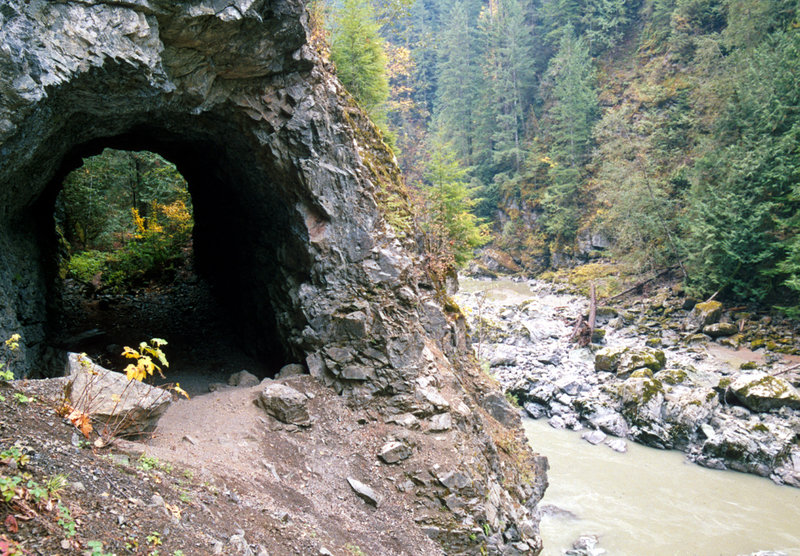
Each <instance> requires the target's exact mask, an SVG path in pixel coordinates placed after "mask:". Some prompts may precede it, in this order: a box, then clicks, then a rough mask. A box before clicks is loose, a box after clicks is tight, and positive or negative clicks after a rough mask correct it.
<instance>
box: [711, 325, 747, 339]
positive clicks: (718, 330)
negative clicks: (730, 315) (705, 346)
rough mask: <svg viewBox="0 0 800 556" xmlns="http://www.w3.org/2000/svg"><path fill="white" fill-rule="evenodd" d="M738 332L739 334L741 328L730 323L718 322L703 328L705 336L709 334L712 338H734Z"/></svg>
mask: <svg viewBox="0 0 800 556" xmlns="http://www.w3.org/2000/svg"><path fill="white" fill-rule="evenodd" d="M737 332H739V327H738V326H736V325H735V324H733V323H730V322H717V323H714V324H709V325H706V326H704V327H703V334H707V335H709V336H711V337H712V338H720V337H723V336H733V335H734V334H736V333H737Z"/></svg>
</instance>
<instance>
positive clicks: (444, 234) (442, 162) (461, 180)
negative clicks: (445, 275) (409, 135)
mask: <svg viewBox="0 0 800 556" xmlns="http://www.w3.org/2000/svg"><path fill="white" fill-rule="evenodd" d="M426 170H427V171H426V173H425V184H424V185H423V186H422V188H421V189H422V191H423V193H424V196H425V205H426V211H425V214H424V215H423V227H424V229H425V231H426V232H427V237H428V243H429V244H428V250H429V252H430V253H433V254H435V255H437V256H438V257H439V258H441V259H443V260H447V259H449V258H450V257H452V262H453V264H455V266H457V267H460V266H463V265H464V264H465V263H466V262H468V261H469V260H470V259H472V256H473V250H474V249H475V248H477V247H480V246H481V245H484V244H485V243H486V242H487V241H488V229H487V226H486V224H484V223H482V222H481V221H480V220H478V218H477V217H476V216H475V215H474V214H473V213H472V208H473V207H474V206H475V202H476V200H475V199H474V198H473V196H472V193H473V192H472V191H471V188H470V186H469V184H468V182H467V181H466V180H467V169H466V168H464V167H463V166H461V164H460V163H459V162H458V160H457V158H456V156H455V153H454V152H453V150H452V148H451V147H450V146H449V145H447V144H445V143H443V142H441V141H436V142H434V145H433V147H432V149H431V156H430V162H429V163H428V166H427V169H426Z"/></svg>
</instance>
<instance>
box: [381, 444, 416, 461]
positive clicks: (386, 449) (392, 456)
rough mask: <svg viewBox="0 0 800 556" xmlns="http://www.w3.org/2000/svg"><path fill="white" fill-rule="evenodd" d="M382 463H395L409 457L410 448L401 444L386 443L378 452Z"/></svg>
mask: <svg viewBox="0 0 800 556" xmlns="http://www.w3.org/2000/svg"><path fill="white" fill-rule="evenodd" d="M378 457H379V458H381V460H383V462H384V463H397V462H399V461H403V460H404V459H408V458H410V457H411V448H410V447H409V446H408V445H406V444H404V443H402V442H387V443H386V444H384V445H383V447H381V449H380V452H378Z"/></svg>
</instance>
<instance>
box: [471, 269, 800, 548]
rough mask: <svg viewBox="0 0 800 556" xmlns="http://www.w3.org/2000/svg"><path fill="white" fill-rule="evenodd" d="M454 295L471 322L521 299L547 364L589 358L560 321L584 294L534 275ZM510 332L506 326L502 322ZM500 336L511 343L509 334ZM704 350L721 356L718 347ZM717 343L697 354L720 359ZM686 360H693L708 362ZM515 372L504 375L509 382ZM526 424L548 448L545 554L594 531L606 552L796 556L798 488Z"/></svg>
mask: <svg viewBox="0 0 800 556" xmlns="http://www.w3.org/2000/svg"><path fill="white" fill-rule="evenodd" d="M479 292H483V293H479ZM476 295H477V296H478V297H476ZM481 299H483V300H484V301H481ZM459 303H461V304H462V306H464V307H466V308H467V310H468V312H469V315H470V320H473V321H474V317H476V316H477V317H478V320H480V318H481V317H480V315H481V313H483V314H484V316H486V315H491V316H492V317H493V320H494V321H495V322H497V323H511V322H513V321H514V319H513V318H511V317H510V316H509V315H511V314H512V312H513V313H516V312H517V311H518V310H519V307H521V306H520V305H519V304H520V303H523V304H524V303H530V304H531V306H530V307H528V308H527V309H526V314H527V315H528V316H529V318H530V319H531V320H529V321H527V322H526V324H527V328H522V329H521V330H523V332H525V331H526V330H527V332H525V333H528V334H530V338H531V339H534V338H536V340H535V342H536V343H539V344H540V345H545V344H549V347H544V348H543V351H544V352H547V351H548V350H551V349H556V350H562V352H564V357H563V358H562V363H561V364H557V365H556V367H559V366H561V365H563V364H564V363H565V362H566V361H570V364H572V365H575V364H579V365H591V362H590V361H589V360H590V359H591V358H590V357H589V358H588V359H587V355H588V354H587V353H583V352H584V351H585V350H573V349H572V348H571V347H569V345H568V344H567V343H566V342H565V338H566V336H567V335H568V334H569V333H570V326H569V325H568V323H569V321H570V320H571V319H573V318H574V317H575V315H577V314H579V313H580V312H582V311H584V310H585V307H586V300H585V299H582V298H576V297H575V296H572V295H565V294H558V293H553V291H552V289H550V288H549V287H545V286H543V285H542V284H540V283H536V282H530V283H525V282H513V281H510V280H495V281H481V280H469V279H462V280H461V293H460V294H459ZM501 326H506V324H501ZM514 330H520V328H519V327H518V328H517V329H514ZM542 331H544V332H542ZM509 333H510V334H514V333H515V332H514V331H513V330H512V329H509ZM483 334H484V335H485V336H486V337H487V339H486V340H484V341H486V342H489V341H491V338H490V334H491V330H489V329H487V331H484V332H483ZM495 341H496V340H495ZM502 341H503V342H506V343H507V344H508V345H513V344H515V343H516V342H515V340H514V339H513V338H509V339H505V340H502ZM479 350H480V344H478V345H477V350H476V351H479ZM712 350H716V351H720V353H721V354H722V355H726V354H727V352H725V353H722V352H724V351H725V350H724V349H723V348H720V347H718V346H712ZM716 351H715V352H713V354H712V352H708V351H706V353H707V354H708V356H709V358H712V359H713V358H718V359H721V358H722V355H720V354H718V353H716ZM742 353H743V352H736V353H735V355H736V356H737V357H742V356H743V355H742ZM682 355H683V354H680V353H671V354H670V357H673V358H677V357H680V356H682ZM727 355H730V354H727ZM582 359H587V361H582ZM693 363H694V364H695V365H696V366H698V367H700V366H702V365H706V364H711V363H714V362H713V360H711V359H709V360H706V361H693ZM568 367H569V365H567V366H566V367H565V371H564V372H566V369H567V368H568ZM514 380H517V379H514V378H513V375H512V379H511V380H510V383H513V381H514ZM501 382H503V380H501ZM525 430H526V432H527V435H528V438H529V440H530V442H531V446H532V447H533V449H534V450H535V451H536V452H538V453H540V454H542V455H545V456H547V458H548V460H549V462H550V467H551V469H550V472H549V482H550V487H549V488H548V490H547V493H546V494H545V497H544V500H543V501H542V502H541V505H540V507H542V508H544V509H545V511H544V512H543V514H544V515H543V518H542V523H541V530H542V538H543V540H544V547H545V548H544V552H543V554H544V555H560V554H563V552H564V551H565V550H566V549H569V548H570V547H571V546H572V543H573V542H574V541H575V540H576V539H577V538H578V537H580V536H581V535H594V536H596V537H597V538H598V539H599V544H598V545H597V546H598V547H599V548H602V549H604V550H606V551H607V552H606V554H608V555H609V556H612V555H620V556H643V555H647V556H662V555H663V556H666V555H669V556H676V555H699V556H709V555H726V556H728V555H740V554H752V553H754V552H757V551H775V552H778V553H784V554H786V555H787V556H800V489H796V488H791V487H787V486H778V485H776V484H774V483H773V482H771V481H769V480H768V479H764V478H761V477H757V476H755V475H748V474H744V473H737V472H733V471H718V470H711V469H706V468H703V467H700V466H698V465H693V464H690V463H687V462H686V457H685V455H684V454H683V453H681V452H678V451H669V450H656V449H653V448H647V447H644V446H640V445H638V444H635V443H633V442H628V443H627V447H628V451H627V453H618V452H615V451H613V450H612V449H610V448H609V447H608V446H605V445H602V444H601V445H597V446H594V445H591V444H589V443H588V442H586V441H584V440H582V439H581V434H580V433H579V432H573V431H570V430H556V429H554V428H552V427H551V426H550V425H549V424H548V422H547V419H539V420H531V419H525Z"/></svg>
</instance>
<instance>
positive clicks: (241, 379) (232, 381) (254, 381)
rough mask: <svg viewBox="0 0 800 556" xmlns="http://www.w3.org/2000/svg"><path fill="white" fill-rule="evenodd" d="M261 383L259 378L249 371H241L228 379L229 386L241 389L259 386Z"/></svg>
mask: <svg viewBox="0 0 800 556" xmlns="http://www.w3.org/2000/svg"><path fill="white" fill-rule="evenodd" d="M259 382H261V381H260V380H259V379H258V377H257V376H256V375H254V374H253V373H250V372H248V371H239V372H238V373H233V374H232V375H231V376H229V377H228V386H238V387H240V388H249V387H250V386H258V384H259Z"/></svg>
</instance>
